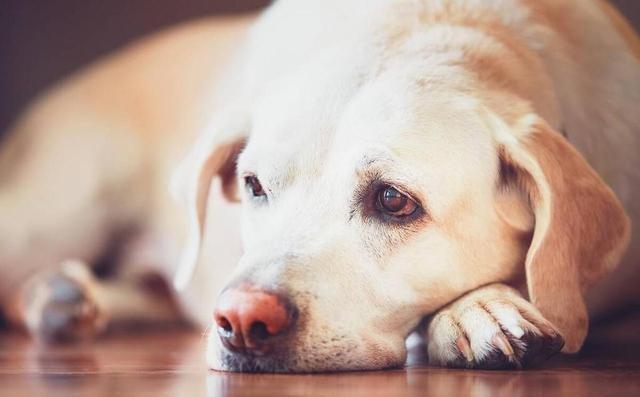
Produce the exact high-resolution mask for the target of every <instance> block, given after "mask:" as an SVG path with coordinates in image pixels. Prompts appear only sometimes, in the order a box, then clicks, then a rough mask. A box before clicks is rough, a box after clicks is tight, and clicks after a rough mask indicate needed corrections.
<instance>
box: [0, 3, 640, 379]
mask: <svg viewBox="0 0 640 397" xmlns="http://www.w3.org/2000/svg"><path fill="white" fill-rule="evenodd" d="M639 103H640V42H639V40H638V38H637V36H636V35H635V33H634V32H633V30H632V29H631V28H630V27H629V25H628V24H627V23H626V22H625V21H624V19H623V18H622V17H621V16H620V15H619V14H618V13H617V12H616V11H614V9H613V8H612V7H611V6H610V5H609V4H607V3H606V2H604V1H600V0H567V1H557V0H483V1H479V0H393V1H392V0H373V1H372V0H366V1H365V0H324V1H311V0H282V1H279V2H276V3H275V4H274V5H272V6H271V7H269V8H268V9H267V10H266V11H265V12H264V13H263V14H262V15H261V16H260V17H258V18H257V19H256V18H254V17H253V16H247V17H241V18H228V19H215V18H212V19H205V20H201V21H198V22H194V23H190V24H188V25H186V26H183V27H179V28H176V29H173V30H170V31H168V32H165V33H161V34H159V35H156V36H153V37H151V38H148V39H146V40H143V41H141V42H138V43H136V44H134V45H132V46H130V47H129V48H127V49H125V50H123V51H122V52H120V53H118V54H116V55H114V56H112V57H109V58H107V59H104V60H102V61H100V62H98V63H97V64H96V65H95V66H93V67H90V68H88V69H87V70H85V71H83V72H81V73H79V74H77V75H75V76H73V77H71V78H70V79H69V80H68V81H65V82H63V83H61V84H60V85H58V87H55V88H54V89H52V90H51V91H49V92H48V93H46V94H45V95H44V96H42V97H41V98H40V99H39V100H38V101H37V102H36V103H35V104H34V105H33V106H32V107H31V109H29V110H28V111H27V112H26V114H25V115H24V116H23V117H22V118H20V119H19V121H18V123H17V124H16V126H15V130H14V131H13V132H12V133H11V136H10V137H9V138H8V140H7V141H6V142H5V143H4V144H3V147H2V150H1V152H0V231H1V232H0V236H1V239H0V275H1V278H0V293H1V294H2V295H1V299H2V302H3V306H4V309H5V312H6V314H7V316H8V317H9V318H10V319H11V320H12V321H13V322H15V323H17V324H23V325H24V326H26V328H27V329H28V330H29V331H30V332H32V333H33V334H34V335H36V336H39V337H43V338H45V339H52V340H61V339H62V340H65V339H71V340H74V339H77V338H83V337H87V336H91V335H96V334H98V333H100V332H102V331H103V330H104V329H105V328H106V327H107V326H108V325H109V324H113V323H117V322H121V321H125V320H136V321H144V322H152V323H153V322H161V321H171V320H173V319H176V318H179V317H180V316H183V317H187V318H189V319H191V320H192V321H195V322H198V323H200V324H202V325H203V326H207V325H208V326H210V327H211V328H210V329H211V332H209V333H208V349H207V353H206V354H207V360H208V364H209V366H210V367H211V368H213V369H220V370H244V371H283V372H286V371H291V372H308V371H327V370H331V371H333V370H355V369H377V368H387V367H392V366H399V365H402V364H403V363H404V362H405V358H406V354H407V353H406V347H405V339H406V338H407V336H408V335H409V334H410V333H412V332H413V331H417V332H419V333H420V335H422V336H424V337H425V338H426V345H427V349H428V355H429V359H430V361H431V362H432V363H434V364H437V365H442V366H457V367H469V368H518V367H521V366H525V365H529V364H531V363H536V362H539V361H541V360H544V359H545V358H546V357H548V356H549V355H551V354H553V353H555V352H557V351H559V350H561V349H562V351H563V352H568V353H571V352H577V351H578V350H579V349H580V347H581V345H582V344H583V341H584V339H585V336H586V334H587V328H588V323H589V316H590V315H598V314H600V313H603V312H605V311H607V310H610V309H611V308H613V307H617V306H620V305H621V304H624V303H629V302H638V291H639V290H638V288H637V283H638V282H639V281H640V277H639V275H638V273H639V272H638V265H639V263H638V260H639V258H640V249H639V247H640V241H639V237H640V235H639V234H638V233H632V232H631V228H630V223H631V222H630V221H631V220H637V219H638V218H639V217H640V160H639V157H638V150H639V149H640V111H639V110H640V109H638V104H639ZM194 141H195V144H194V143H193V142H194ZM189 147H192V148H191V149H190V150H189V149H188V148H189ZM183 159H184V160H183ZM170 179H171V183H169V180H170ZM169 185H171V192H172V194H170V189H169ZM172 195H173V197H172ZM174 199H177V202H178V203H181V204H179V205H176V204H174V203H175V202H176V201H174ZM630 241H631V244H629V242H630ZM628 246H630V249H628V250H627V247H628ZM105 252H109V253H110V254H111V255H110V262H111V263H112V265H117V266H116V269H115V270H112V271H111V273H112V274H111V277H108V278H100V277H96V275H95V274H96V273H99V272H98V270H101V271H102V270H103V269H102V268H101V267H100V266H99V264H101V263H104V262H105V261H104V257H105ZM625 252H626V255H625ZM99 267H100V269H98V268H99ZM92 270H93V271H92ZM150 270H152V271H153V272H156V273H159V274H162V275H164V276H165V277H166V278H167V279H171V280H174V281H175V283H174V285H175V286H176V288H175V290H174V291H173V295H175V297H176V300H177V302H178V305H173V304H172V303H171V300H169V299H161V298H158V297H157V296H156V295H154V294H153V293H151V292H149V290H147V289H146V288H144V287H142V286H141V282H140V280H141V279H142V278H143V277H144V275H145V274H147V273H148V272H149V271H150ZM614 270H615V271H614ZM612 272H613V273H612ZM610 273H611V275H609V274H610ZM605 276H607V277H606V278H605Z"/></svg>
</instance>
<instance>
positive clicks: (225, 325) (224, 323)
mask: <svg viewBox="0 0 640 397" xmlns="http://www.w3.org/2000/svg"><path fill="white" fill-rule="evenodd" d="M218 327H220V328H221V329H222V330H223V331H224V332H225V333H228V334H231V333H233V326H231V323H230V322H229V320H227V319H226V318H225V317H220V318H218Z"/></svg>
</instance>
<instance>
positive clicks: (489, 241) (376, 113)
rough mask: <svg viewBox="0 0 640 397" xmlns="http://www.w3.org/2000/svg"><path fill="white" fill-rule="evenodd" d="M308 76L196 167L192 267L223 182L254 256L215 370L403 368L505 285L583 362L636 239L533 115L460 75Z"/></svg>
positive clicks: (222, 135) (233, 286)
mask: <svg viewBox="0 0 640 397" xmlns="http://www.w3.org/2000/svg"><path fill="white" fill-rule="evenodd" d="M303 69H304V71H303V72H300V73H296V74H290V75H287V76H286V78H283V79H280V80H278V82H277V84H275V85H274V86H275V87H277V90H275V89H274V90H271V91H268V93H267V94H264V95H262V96H261V97H260V99H259V100H256V101H255V103H254V104H253V105H252V109H251V111H249V112H236V113H234V114H235V115H236V116H234V117H237V118H239V119H237V118H234V117H231V121H229V120H227V121H225V122H220V123H219V124H217V126H216V128H214V129H216V131H212V132H211V133H210V134H208V135H206V136H205V137H204V138H203V140H202V141H200V142H199V143H198V144H197V147H196V149H195V150H194V152H193V154H192V155H191V156H190V158H189V159H188V162H187V164H188V166H187V167H185V169H186V170H187V173H186V174H185V177H184V182H185V183H184V197H185V199H186V201H187V203H188V205H189V209H190V214H191V221H192V227H191V238H190V242H189V244H190V248H189V250H188V251H189V253H190V256H187V259H186V261H187V262H189V263H187V267H188V266H190V264H191V263H195V261H196V259H197V252H198V249H199V248H200V246H201V245H203V244H205V245H206V244H207V241H206V240H205V241H201V233H202V230H203V223H204V219H205V213H206V208H207V205H208V202H209V201H210V200H214V199H216V198H214V197H211V196H210V195H209V191H210V185H211V183H212V180H214V179H215V178H216V177H219V178H221V181H222V186H223V191H224V195H225V196H226V198H227V199H231V200H238V201H240V202H241V205H242V219H241V227H242V240H243V247H244V255H243V257H242V259H241V260H240V263H239V265H238V268H237V270H236V272H235V274H233V275H232V276H231V277H230V281H229V283H228V286H227V287H226V288H225V290H224V291H223V292H222V294H221V296H220V302H219V303H218V310H217V312H216V321H217V325H216V327H218V329H219V332H214V333H212V335H211V336H210V339H209V354H208V360H209V363H210V366H211V367H213V368H219V369H230V370H263V371H323V370H344V369H373V368H384V367H390V366H397V365H401V364H403V363H404V361H405V356H406V350H405V338H406V337H407V335H408V334H409V333H410V332H411V331H412V330H413V329H414V328H415V327H416V325H417V324H418V323H419V322H420V320H421V319H422V318H423V317H424V316H426V315H428V314H429V313H432V312H433V311H435V310H437V309H438V308H439V307H441V306H443V305H444V304H446V303H447V302H450V301H452V300H453V299H455V298H456V297H458V296H460V295H462V294H464V293H465V292H468V291H470V290H473V289H475V288H477V287H480V286H482V285H486V284H489V283H494V282H514V283H517V282H519V281H526V285H527V287H528V288H527V290H528V295H529V299H530V300H531V301H532V302H533V303H534V304H535V305H536V306H537V307H538V308H539V309H540V310H541V312H542V313H543V314H544V315H545V316H546V317H547V318H548V319H549V320H550V321H552V322H553V323H554V324H555V325H556V326H557V327H558V328H559V329H560V331H561V332H562V334H563V336H564V338H565V340H566V345H565V350H567V351H575V350H577V349H578V348H579V347H580V345H581V343H582V341H583V339H584V336H585V333H586V327H587V314H586V309H585V305H584V301H583V297H582V294H583V290H584V288H585V287H586V286H588V285H589V284H591V283H592V282H593V281H595V280H596V279H597V278H599V277H600V276H601V275H602V274H603V273H604V272H606V271H607V269H609V268H610V267H611V266H613V265H614V264H615V262H616V260H617V259H618V258H619V256H620V254H621V251H622V250H623V248H624V245H625V241H626V239H627V235H628V221H627V219H626V217H625V215H624V212H623V210H622V209H621V207H620V204H619V203H618V201H617V199H616V197H615V196H614V194H613V193H612V191H611V190H610V189H609V188H608V187H607V186H606V185H605V184H604V183H603V181H602V180H601V179H600V178H599V177H598V175H597V174H596V173H595V172H594V171H593V170H592V169H591V168H590V167H589V165H588V164H587V163H586V161H585V160H584V159H583V158H582V157H581V155H580V154H579V153H578V152H577V151H576V150H575V149H573V148H572V146H571V145H570V144H569V143H568V142H567V141H566V140H565V139H564V138H563V137H562V136H561V135H560V134H559V133H557V132H555V131H553V130H552V128H551V127H550V126H549V125H548V124H547V123H545V122H544V121H543V120H542V119H541V118H540V117H538V116H535V115H534V114H535V112H534V111H533V110H531V109H527V110H526V111H520V110H518V111H515V110H514V111H513V112H512V113H510V115H509V116H506V115H505V114H506V113H505V112H503V111H502V110H498V109H496V101H487V100H486V98H485V97H482V96H480V95H477V94H476V92H477V91H475V90H474V89H472V88H471V87H473V86H474V85H475V86H477V80H475V77H474V78H469V80H467V79H466V77H464V72H462V71H461V70H459V69H458V68H457V67H456V66H452V67H450V68H448V69H446V68H445V67H441V68H438V69H433V70H432V71H431V72H427V70H428V69H425V65H424V64H423V63H422V62H415V63H412V62H409V61H407V60H404V61H403V62H397V63H395V64H392V65H391V64H389V65H386V67H385V68H382V70H381V69H378V70H377V71H376V72H375V73H374V72H371V73H370V76H367V77H363V73H362V70H353V71H345V68H344V67H342V68H340V67H337V66H334V67H332V66H330V64H328V63H324V64H319V63H317V64H315V65H314V66H313V67H312V66H309V67H306V68H303ZM364 75H366V73H364ZM445 76H446V78H444V77H445ZM498 103H499V104H500V105H504V106H508V107H509V108H510V109H515V108H517V106H516V105H514V104H507V103H505V102H499V101H498ZM514 115H515V116H514ZM239 221H240V220H239ZM200 266H207V264H206V263H201V264H200ZM187 273H188V272H187ZM201 282H206V281H201ZM212 315H213V313H212Z"/></svg>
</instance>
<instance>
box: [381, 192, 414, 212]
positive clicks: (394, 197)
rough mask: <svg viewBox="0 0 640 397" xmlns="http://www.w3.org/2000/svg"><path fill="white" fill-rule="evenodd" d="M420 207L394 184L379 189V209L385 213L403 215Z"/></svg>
mask: <svg viewBox="0 0 640 397" xmlns="http://www.w3.org/2000/svg"><path fill="white" fill-rule="evenodd" d="M417 208H418V205H417V204H416V203H415V201H413V200H412V199H410V198H409V197H407V196H406V195H404V194H402V193H400V192H399V191H398V190H397V189H396V188H394V187H393V186H384V187H383V188H382V189H380V190H379V191H378V209H379V210H381V211H384V212H385V213H387V214H389V215H392V216H396V217H403V216H408V215H411V214H413V213H414V212H415V211H416V210H417Z"/></svg>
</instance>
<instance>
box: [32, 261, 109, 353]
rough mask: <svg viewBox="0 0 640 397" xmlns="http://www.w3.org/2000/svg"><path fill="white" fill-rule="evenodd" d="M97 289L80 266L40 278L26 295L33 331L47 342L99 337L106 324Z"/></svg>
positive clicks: (67, 266) (65, 267)
mask: <svg viewBox="0 0 640 397" xmlns="http://www.w3.org/2000/svg"><path fill="white" fill-rule="evenodd" d="M95 285H96V284H95V280H94V279H93V276H92V275H91V273H90V272H89V270H88V269H87V267H86V266H85V265H84V264H82V263H78V262H67V263H64V264H63V265H62V266H60V268H59V269H58V270H56V271H55V272H53V273H49V274H45V275H41V276H37V277H36V278H35V279H34V280H32V281H31V282H30V283H28V284H27V286H26V290H25V294H24V296H25V299H24V305H25V316H26V320H27V321H26V324H27V327H28V329H29V331H30V332H31V333H32V334H33V335H34V336H35V337H37V338H39V339H42V340H44V341H47V342H75V341H81V340H85V339H89V338H91V337H93V336H95V335H96V334H98V333H99V332H100V331H102V330H103V329H104V326H105V323H106V321H105V316H104V313H103V310H101V309H100V307H99V305H98V302H97V300H96V298H95V288H96V286H95Z"/></svg>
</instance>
